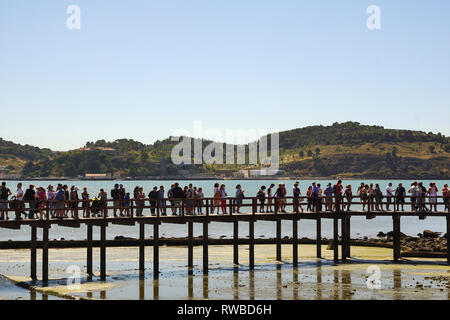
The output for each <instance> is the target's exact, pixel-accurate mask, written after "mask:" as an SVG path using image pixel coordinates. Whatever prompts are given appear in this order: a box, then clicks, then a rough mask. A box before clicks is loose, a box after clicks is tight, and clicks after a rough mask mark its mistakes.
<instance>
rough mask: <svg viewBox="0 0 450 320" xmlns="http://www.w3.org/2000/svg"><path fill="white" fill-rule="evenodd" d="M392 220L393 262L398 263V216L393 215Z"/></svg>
mask: <svg viewBox="0 0 450 320" xmlns="http://www.w3.org/2000/svg"><path fill="white" fill-rule="evenodd" d="M392 219H393V224H394V225H393V232H394V262H398V260H399V259H400V216H396V215H394V216H393V217H392Z"/></svg>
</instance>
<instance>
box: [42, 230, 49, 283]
mask: <svg viewBox="0 0 450 320" xmlns="http://www.w3.org/2000/svg"><path fill="white" fill-rule="evenodd" d="M48 229H49V227H44V228H42V281H43V282H44V283H45V282H48Z"/></svg>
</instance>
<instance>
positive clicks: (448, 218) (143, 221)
mask: <svg viewBox="0 0 450 320" xmlns="http://www.w3.org/2000/svg"><path fill="white" fill-rule="evenodd" d="M407 198H408V197H407ZM439 198H440V199H442V197H439ZM301 199H305V197H301ZM301 199H300V200H297V201H294V199H293V198H292V197H286V202H287V203H286V207H287V208H288V207H292V208H293V209H294V206H299V207H301V208H303V207H305V206H306V204H305V203H304V202H302V200H301ZM175 200H176V199H175ZM322 200H323V199H319V200H317V201H322ZM354 200H358V197H354V199H353V200H352V202H350V203H349V202H344V204H345V205H348V204H351V205H354V206H360V205H361V202H359V201H354ZM147 201H148V199H147ZM171 201H174V199H166V200H164V201H162V202H161V203H165V204H169V203H170V204H172V203H173V202H171ZM179 201H180V205H179V206H176V207H175V206H172V205H167V206H166V205H164V206H163V207H160V206H159V205H158V204H159V203H160V202H158V204H157V205H156V206H149V205H145V206H144V209H150V208H151V209H154V212H155V213H154V215H150V216H149V215H148V214H149V213H148V211H147V210H146V211H144V212H145V215H142V216H137V215H136V214H135V213H134V211H135V209H136V207H135V205H134V200H133V201H131V206H130V215H129V216H125V217H112V216H111V215H108V213H111V211H112V210H113V209H115V208H114V207H113V206H108V203H110V202H112V200H107V202H106V203H104V204H103V206H102V208H101V214H102V216H100V217H86V218H83V217H80V214H82V212H83V209H82V208H81V207H78V204H77V209H76V217H75V218H64V219H59V218H51V217H50V216H51V210H52V209H50V208H49V206H48V205H47V206H46V208H45V213H46V216H45V218H44V219H18V218H19V217H20V216H21V212H24V211H25V212H26V211H28V212H29V211H31V210H32V209H30V208H24V207H23V206H22V205H20V204H19V203H18V202H17V201H15V202H11V203H10V204H11V206H10V207H12V208H13V209H9V210H8V211H9V212H11V213H13V214H15V216H16V219H14V220H1V221H0V228H8V229H16V230H18V229H21V228H22V227H30V229H31V241H30V276H31V278H32V279H37V268H36V267H37V262H36V257H37V247H38V246H37V241H38V239H37V229H42V230H43V232H42V237H43V239H42V281H44V282H47V281H48V279H49V272H48V259H49V256H48V241H49V233H50V229H51V227H52V226H54V225H57V226H62V227H67V228H80V227H81V226H82V225H85V226H86V228H87V245H86V249H87V250H86V252H87V256H86V262H87V274H88V276H89V277H92V275H93V268H92V264H93V250H92V249H93V229H94V228H97V227H98V228H100V278H101V279H103V280H104V279H106V276H107V267H106V262H107V250H106V249H107V246H106V232H107V227H108V226H109V225H110V224H115V225H123V226H124V227H126V226H135V225H136V224H138V225H139V272H140V274H141V275H143V274H144V272H145V269H146V266H145V241H144V240H145V231H146V228H145V227H146V225H151V226H152V229H153V276H154V278H158V276H159V225H160V224H162V223H166V224H185V225H186V224H187V227H188V234H187V238H188V241H187V250H188V254H187V260H188V272H189V274H192V272H193V268H194V263H193V261H194V250H193V246H194V237H193V230H194V224H196V223H197V224H201V225H202V229H203V238H202V248H203V266H202V269H203V273H204V274H207V273H208V255H209V243H208V238H209V236H208V227H209V223H211V222H219V223H232V224H233V257H232V259H233V263H234V265H235V267H236V268H237V266H238V265H239V222H248V231H249V240H248V243H249V244H248V245H249V251H248V252H249V269H250V271H252V270H254V268H255V241H254V239H255V223H257V222H258V221H273V222H274V224H275V231H276V244H275V254H276V260H277V261H281V259H282V255H281V243H282V241H281V222H282V221H283V220H285V221H286V220H287V221H292V226H293V228H292V257H293V258H292V264H293V266H297V265H298V263H299V259H298V254H299V251H298V237H299V229H298V223H299V221H301V220H314V221H316V239H317V242H316V246H317V250H316V256H317V258H319V259H320V258H322V252H321V244H322V243H321V238H322V236H321V231H322V228H321V222H322V219H331V220H332V221H333V260H334V261H335V262H336V263H338V262H339V261H341V262H345V261H346V260H347V259H349V258H351V252H350V225H351V218H352V217H358V216H362V217H366V219H369V220H370V219H374V218H376V217H383V216H388V217H391V218H392V228H393V261H394V262H399V260H400V258H401V248H400V235H401V232H400V230H401V218H402V217H411V216H412V217H417V218H418V222H419V221H420V220H423V219H425V218H426V217H441V218H442V219H443V220H445V222H446V226H447V235H448V234H449V231H450V212H449V209H448V208H447V209H446V210H445V211H443V210H441V211H438V212H430V211H426V212H423V211H397V210H396V208H395V204H392V202H391V205H393V209H394V210H393V211H371V206H370V205H368V206H367V207H368V210H367V211H361V210H360V211H345V210H343V208H335V211H333V212H329V211H314V212H303V211H301V210H300V212H294V213H288V212H281V211H280V210H279V209H280V206H279V202H278V200H277V199H274V205H273V206H274V208H275V212H274V213H258V212H257V211H258V207H259V203H258V201H259V199H257V198H245V199H244V203H243V204H242V206H241V208H250V209H251V210H250V212H247V213H236V210H235V209H236V202H235V199H234V198H227V199H226V202H227V204H226V206H225V207H226V210H227V212H226V213H225V214H212V213H211V211H212V209H214V208H217V207H218V206H220V204H219V205H217V203H216V201H217V199H213V198H206V199H203V204H202V208H203V209H204V210H205V211H206V212H205V213H204V214H202V215H194V214H192V213H189V212H190V211H192V212H194V210H190V208H189V207H188V202H187V201H186V199H179ZM65 202H66V203H67V204H69V203H71V201H65ZM80 203H81V201H80ZM295 203H298V204H295ZM322 204H323V203H322ZM89 205H90V204H89ZM385 205H386V203H384V202H383V206H385ZM443 205H444V202H442V201H441V202H438V206H439V208H443ZM405 206H408V207H410V203H406V204H405ZM316 207H317V208H319V207H320V206H316ZM14 208H15V209H14ZM322 208H324V206H323V205H322ZM116 209H117V208H116ZM172 209H176V210H177V215H171V214H172V212H171V210H172ZM65 210H67V211H69V210H70V209H65ZM293 211H298V210H293ZM165 213H167V215H166V214H165ZM339 224H340V225H341V226H340V234H339ZM300 232H301V230H300ZM447 239H448V238H447ZM448 242H449V241H447V263H448V264H450V246H449V243H448ZM339 247H340V248H341V250H339ZM339 251H340V252H341V254H340V255H339ZM230 259H231V257H230Z"/></svg>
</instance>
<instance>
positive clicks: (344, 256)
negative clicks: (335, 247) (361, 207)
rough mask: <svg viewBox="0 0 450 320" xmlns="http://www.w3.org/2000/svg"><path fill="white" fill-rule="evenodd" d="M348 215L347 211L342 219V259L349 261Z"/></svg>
mask: <svg viewBox="0 0 450 320" xmlns="http://www.w3.org/2000/svg"><path fill="white" fill-rule="evenodd" d="M346 222H347V217H346V216H345V213H343V214H342V219H341V258H342V261H347V226H346Z"/></svg>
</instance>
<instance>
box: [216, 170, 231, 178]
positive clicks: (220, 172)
mask: <svg viewBox="0 0 450 320" xmlns="http://www.w3.org/2000/svg"><path fill="white" fill-rule="evenodd" d="M216 175H218V176H220V177H231V176H233V170H230V169H218V170H216Z"/></svg>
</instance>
